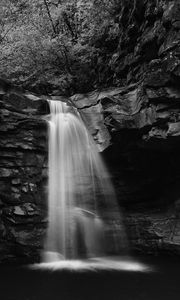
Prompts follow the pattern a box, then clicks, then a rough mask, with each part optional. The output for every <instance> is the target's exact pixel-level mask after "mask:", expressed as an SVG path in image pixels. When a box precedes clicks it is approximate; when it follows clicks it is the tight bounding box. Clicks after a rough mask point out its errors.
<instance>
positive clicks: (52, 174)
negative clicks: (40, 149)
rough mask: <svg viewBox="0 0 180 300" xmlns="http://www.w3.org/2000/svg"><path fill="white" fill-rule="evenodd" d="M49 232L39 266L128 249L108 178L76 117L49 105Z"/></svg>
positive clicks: (63, 107) (66, 109)
mask: <svg viewBox="0 0 180 300" xmlns="http://www.w3.org/2000/svg"><path fill="white" fill-rule="evenodd" d="M49 106H50V120H49V186H48V191H49V192H48V220H49V221H48V229H47V235H46V240H45V246H44V251H43V253H42V260H43V262H52V261H58V260H61V259H77V258H92V257H102V256H106V255H108V254H111V255H112V254H120V253H121V252H123V251H126V250H125V249H127V241H126V237H125V232H124V228H123V225H122V218H121V215H120V212H119V208H118V206H117V201H116V197H115V192H114V188H113V186H112V183H111V180H110V175H109V173H108V171H107V169H106V167H105V165H104V162H103V160H102V158H101V156H100V153H99V152H98V150H97V146H96V144H95V143H94V141H93V139H92V137H91V136H90V134H89V132H88V131H87V129H86V126H85V125H84V123H83V121H82V119H81V117H80V115H79V114H78V113H77V112H76V111H75V110H73V109H72V108H70V107H69V106H67V105H66V104H65V103H63V102H60V101H49Z"/></svg>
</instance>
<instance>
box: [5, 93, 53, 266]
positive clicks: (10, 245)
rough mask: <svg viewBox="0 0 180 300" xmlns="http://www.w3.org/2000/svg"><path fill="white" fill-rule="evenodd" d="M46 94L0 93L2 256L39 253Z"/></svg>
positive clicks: (43, 218)
mask: <svg viewBox="0 0 180 300" xmlns="http://www.w3.org/2000/svg"><path fill="white" fill-rule="evenodd" d="M46 104H47V102H46V101H45V102H43V100H41V99H40V100H39V99H38V98H37V99H36V100H34V99H33V100H32V99H29V98H28V97H26V96H24V95H23V94H22V93H21V94H19V93H18V94H17V93H15V92H12V91H11V92H10V93H7V92H5V93H2V91H1V95H0V122H1V123H0V214H1V220H0V232H1V234H0V245H1V246H0V261H2V262H3V261H17V260H19V261H22V262H25V261H34V260H37V259H38V257H39V249H40V247H41V246H42V239H43V234H44V228H45V222H46V221H47V220H46V211H45V208H46V201H47V199H46V198H47V197H46V190H45V185H46V180H47V124H46V121H45V120H44V119H43V114H45V113H46Z"/></svg>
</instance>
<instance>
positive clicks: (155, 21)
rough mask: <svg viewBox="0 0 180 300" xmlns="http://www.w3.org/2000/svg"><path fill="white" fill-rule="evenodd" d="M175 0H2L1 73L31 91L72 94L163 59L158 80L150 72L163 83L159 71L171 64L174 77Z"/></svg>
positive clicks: (178, 23)
mask: <svg viewBox="0 0 180 300" xmlns="http://www.w3.org/2000/svg"><path fill="white" fill-rule="evenodd" d="M178 2H179V1H178V0H174V1H167V0H148V1H147V0H133V1H129V0H121V1H118V0H103V1H101V0H68V1H66V0H61V1H60V0H32V1H30V0H18V1H14V0H2V1H1V4H0V8H1V9H0V11H1V13H0V17H1V22H0V37H1V38H0V51H1V58H0V73H1V74H2V75H1V76H3V77H5V78H7V79H10V80H11V81H13V82H15V83H17V84H19V85H21V86H23V87H25V88H27V89H32V90H34V91H36V92H40V93H46V94H47V93H52V92H53V94H60V93H63V94H66V95H72V94H74V93H82V92H88V91H92V90H94V89H96V88H102V87H108V86H123V85H126V84H131V83H134V82H139V81H141V79H142V78H143V79H144V77H145V76H144V75H145V74H146V73H151V71H152V69H153V68H156V69H157V70H158V68H159V66H160V67H161V66H162V62H163V72H162V74H163V78H162V76H160V74H159V73H158V74H157V76H154V75H153V78H157V77H158V78H159V79H158V80H161V82H162V81H163V82H164V81H167V80H169V77H168V75H167V74H166V70H167V69H168V72H172V71H173V68H174V69H175V68H176V70H175V73H176V74H174V75H173V76H174V77H173V80H175V79H176V78H175V77H176V76H177V75H178V74H179V73H178V74H177V72H178V66H179V58H178V53H179V52H177V51H176V52H174V49H173V54H171V57H170V51H171V50H172V45H173V47H175V46H178V43H179V41H180V36H179V29H180V18H179V16H180V13H179V12H180V7H179V3H178ZM167 54H168V55H169V56H168V58H167V60H163V59H164V57H165V56H167ZM152 61H153V62H152ZM150 62H152V63H151V64H150ZM166 62H168V66H167V63H166ZM161 69H162V68H161ZM158 72H160V71H158ZM178 76H179V75H178ZM150 80H151V79H150Z"/></svg>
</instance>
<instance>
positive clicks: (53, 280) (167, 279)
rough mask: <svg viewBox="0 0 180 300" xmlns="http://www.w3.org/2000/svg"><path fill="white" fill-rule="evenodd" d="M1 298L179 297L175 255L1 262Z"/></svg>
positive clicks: (178, 264)
mask: <svg viewBox="0 0 180 300" xmlns="http://www.w3.org/2000/svg"><path fill="white" fill-rule="evenodd" d="M0 299H1V300H41V299H42V300H46V299H52V300H56V299H58V300H64V299H65V300H69V299H72V300H81V299H82V300H100V299H103V300H104V299H110V300H119V299H120V300H136V299H138V300H142V299H143V300H156V299H157V300H161V299H163V300H164V299H169V300H170V299H171V300H176V299H178V300H179V299H180V262H179V259H177V258H176V259H175V258H172V257H171V258H170V257H167V258H162V257H161V258H147V257H146V258H142V257H141V258H138V259H133V260H132V259H128V258H109V259H105V258H103V259H94V260H88V261H87V260H86V261H69V262H66V264H65V263H63V262H59V263H56V262H54V263H49V264H42V265H30V266H1V268H0Z"/></svg>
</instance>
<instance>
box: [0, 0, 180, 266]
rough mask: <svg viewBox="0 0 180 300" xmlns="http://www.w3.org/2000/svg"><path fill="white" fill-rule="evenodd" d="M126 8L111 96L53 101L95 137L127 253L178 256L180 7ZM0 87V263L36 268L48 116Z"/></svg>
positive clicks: (30, 100)
mask: <svg viewBox="0 0 180 300" xmlns="http://www.w3.org/2000/svg"><path fill="white" fill-rule="evenodd" d="M123 3H125V2H123ZM126 4H127V5H126ZM126 4H123V5H122V7H121V10H120V12H119V14H118V22H119V25H120V26H121V27H122V31H121V32H122V34H121V36H120V37H119V46H118V47H119V48H118V49H117V51H116V52H115V53H114V56H113V57H112V58H111V67H112V70H109V74H111V71H112V74H114V75H113V76H114V79H113V80H111V81H110V84H111V86H112V87H110V88H103V89H97V90H95V91H93V92H91V93H86V94H75V95H73V96H71V97H69V98H62V97H58V96H51V98H52V99H54V98H56V99H58V100H63V101H66V102H68V103H69V105H73V106H74V107H76V108H77V109H78V111H79V112H80V114H81V116H82V118H83V120H84V122H85V123H86V125H87V127H88V128H89V131H90V132H91V134H92V136H93V137H94V140H95V141H96V143H97V145H98V147H99V150H100V151H101V152H102V155H103V156H104V158H105V160H106V163H107V164H108V166H109V169H110V170H111V173H112V178H113V182H114V185H115V187H116V191H117V198H118V201H119V203H120V205H121V207H123V210H124V213H125V223H126V226H127V233H128V235H129V237H130V241H131V245H132V248H133V249H135V250H137V251H146V252H150V253H156V254H157V253H160V252H161V251H163V252H164V253H167V252H168V253H176V254H179V250H180V226H179V225H180V221H179V211H180V209H179V206H178V199H179V198H180V189H179V181H180V156H179V151H180V85H179V79H180V50H179V46H180V3H179V1H165V0H164V1H163V0H160V1H155V0H154V1H153V0H151V1H145V0H144V1H138V0H136V1H134V2H133V7H130V9H128V1H127V3H126ZM113 85H114V86H115V87H114V86H113ZM0 87H1V96H0V97H1V98H0V109H1V110H0V122H1V123H0V182H1V184H0V213H1V221H0V254H1V255H0V257H1V258H0V259H1V261H4V260H10V261H13V260H17V259H18V260H21V261H36V260H38V257H39V254H38V253H39V250H40V249H41V246H42V239H43V236H44V232H45V227H46V221H47V219H46V189H45V187H46V181H47V125H46V122H45V120H44V118H43V116H44V115H45V114H47V113H48V106H47V102H46V101H45V100H43V99H42V97H41V99H40V98H38V97H36V96H35V95H28V93H24V92H23V91H21V90H18V91H17V90H16V88H14V89H13V88H12V87H11V86H10V85H9V86H7V85H6V88H5V87H4V84H3V83H2V82H0ZM56 94H57V91H56Z"/></svg>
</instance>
